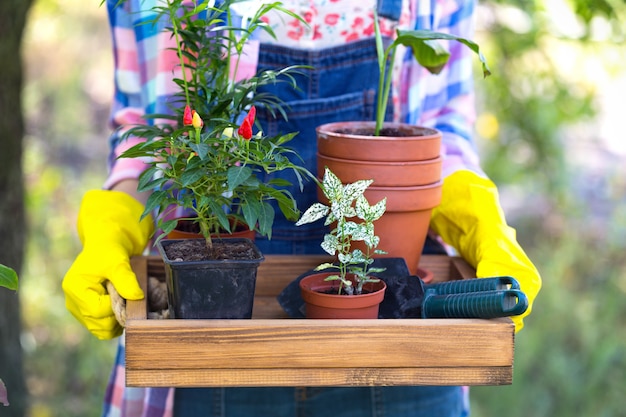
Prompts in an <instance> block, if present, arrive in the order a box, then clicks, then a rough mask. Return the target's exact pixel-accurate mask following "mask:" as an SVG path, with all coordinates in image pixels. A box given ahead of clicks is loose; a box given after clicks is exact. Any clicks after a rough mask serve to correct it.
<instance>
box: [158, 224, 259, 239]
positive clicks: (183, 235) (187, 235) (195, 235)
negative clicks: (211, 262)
mask: <svg viewBox="0 0 626 417" xmlns="http://www.w3.org/2000/svg"><path fill="white" fill-rule="evenodd" d="M231 223H232V222H231ZM178 224H179V225H181V224H182V225H184V227H182V228H180V229H179V228H178V227H177V228H176V229H174V230H172V231H171V232H169V233H168V234H167V238H168V239H201V238H203V236H202V234H201V233H200V232H190V231H187V230H191V228H192V225H193V224H194V222H193V221H192V220H179V221H178ZM181 229H182V230H181ZM211 236H212V237H219V238H221V239H230V238H244V239H250V240H252V241H253V242H254V240H255V232H254V230H250V229H249V228H248V227H247V226H245V227H243V226H238V227H236V228H235V231H234V232H233V233H223V234H221V235H220V236H217V235H211Z"/></svg>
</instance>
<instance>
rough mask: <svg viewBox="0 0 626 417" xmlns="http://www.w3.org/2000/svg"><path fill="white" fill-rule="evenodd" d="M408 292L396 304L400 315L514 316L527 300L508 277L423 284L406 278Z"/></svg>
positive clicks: (526, 306)
mask: <svg viewBox="0 0 626 417" xmlns="http://www.w3.org/2000/svg"><path fill="white" fill-rule="evenodd" d="M408 280H409V281H410V284H409V287H408V288H409V293H408V294H407V296H406V297H405V299H404V300H403V301H402V300H400V302H401V304H400V305H399V309H400V316H401V317H404V318H483V319H490V318H495V317H507V316H517V315H519V314H522V313H523V312H524V311H526V309H527V308H528V299H527V297H526V295H525V294H524V293H523V292H522V291H520V289H519V284H518V283H517V281H516V280H515V279H514V278H512V277H507V276H503V277H493V278H480V279H478V278H474V279H465V280H458V281H449V282H443V283H438V284H424V283H423V282H422V280H421V279H420V278H419V277H417V276H410V277H408Z"/></svg>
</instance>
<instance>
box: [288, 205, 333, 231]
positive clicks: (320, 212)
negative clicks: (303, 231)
mask: <svg viewBox="0 0 626 417" xmlns="http://www.w3.org/2000/svg"><path fill="white" fill-rule="evenodd" d="M329 211H330V208H329V207H328V206H325V205H324V204H322V203H313V204H312V205H311V207H309V208H308V209H307V210H306V211H305V212H304V214H303V215H302V217H300V220H298V221H297V222H296V226H301V225H303V224H308V223H313V222H314V221H317V220H319V219H321V218H322V217H325V216H326V215H327V214H328V212H329Z"/></svg>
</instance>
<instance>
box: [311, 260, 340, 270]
mask: <svg viewBox="0 0 626 417" xmlns="http://www.w3.org/2000/svg"><path fill="white" fill-rule="evenodd" d="M331 268H332V269H337V268H338V266H337V265H335V264H333V263H331V262H324V263H321V264H319V265H318V266H316V267H315V269H314V271H323V270H324V269H331Z"/></svg>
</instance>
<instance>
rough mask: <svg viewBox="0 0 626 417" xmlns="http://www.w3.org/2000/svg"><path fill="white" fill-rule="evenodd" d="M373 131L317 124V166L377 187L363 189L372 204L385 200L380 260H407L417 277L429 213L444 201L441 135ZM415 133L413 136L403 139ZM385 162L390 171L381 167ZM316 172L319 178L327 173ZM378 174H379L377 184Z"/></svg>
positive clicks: (409, 128) (379, 226) (404, 128)
mask: <svg viewBox="0 0 626 417" xmlns="http://www.w3.org/2000/svg"><path fill="white" fill-rule="evenodd" d="M374 127H375V123H374V122H339V123H328V124H325V125H321V126H319V127H318V128H317V145H318V153H319V155H318V157H319V158H320V159H319V160H318V166H321V167H323V166H324V165H326V166H329V168H330V169H331V171H333V172H334V173H335V174H336V175H337V176H338V177H339V178H340V179H341V180H342V182H344V183H351V182H354V181H356V180H363V179H374V184H373V185H372V186H371V187H369V188H368V189H367V190H366V191H365V197H366V198H367V200H368V201H369V202H370V204H374V203H377V202H378V201H380V200H382V199H383V198H384V197H387V210H386V212H385V214H384V215H383V216H382V217H381V218H380V219H378V220H377V221H376V222H375V223H374V228H375V233H376V235H378V236H379V237H380V244H379V246H378V247H379V248H380V249H382V250H384V251H386V252H387V255H382V256H387V257H402V258H404V259H405V261H406V263H407V265H408V267H409V271H410V273H411V274H417V267H418V264H419V260H420V258H421V253H422V249H423V248H424V243H425V241H426V235H427V234H428V227H429V223H430V214H431V211H432V209H433V208H434V207H436V206H437V205H438V204H439V203H440V201H441V186H442V182H441V162H442V161H441V157H440V153H441V149H440V148H441V132H439V131H437V130H435V129H430V128H425V127H419V126H413V125H409V124H402V123H385V125H384V129H390V130H394V131H397V132H398V134H399V135H398V136H372V135H373V132H374ZM383 133H384V134H387V132H383ZM411 134H413V135H414V136H403V135H411ZM368 135H370V136H368ZM332 158H334V159H332ZM337 159H339V160H340V161H339V163H336V162H337ZM348 159H352V160H355V161H368V162H369V163H370V164H371V165H369V166H366V164H365V163H358V162H353V163H352V165H350V166H349V165H347V161H346V160H348ZM420 161H421V163H420ZM424 161H428V162H424ZM333 163H336V164H335V165H332V164H333ZM385 163H387V164H388V166H389V167H388V168H382V165H384V164H385ZM402 164H404V165H402ZM420 168H423V169H424V171H425V172H421V169H420ZM318 173H319V175H320V176H321V175H322V174H323V170H320V171H318ZM375 174H376V175H380V177H379V179H378V182H377V180H376V178H374V175H375ZM394 176H395V179H394ZM394 182H395V184H394ZM383 183H384V184H385V185H384V186H383V185H381V184H383ZM318 195H321V193H319V194H318ZM320 201H322V202H324V201H323V200H320ZM355 246H356V247H359V246H358V245H355ZM361 249H363V248H361Z"/></svg>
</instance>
